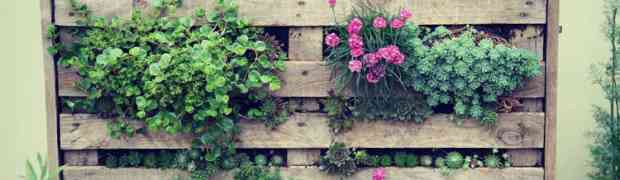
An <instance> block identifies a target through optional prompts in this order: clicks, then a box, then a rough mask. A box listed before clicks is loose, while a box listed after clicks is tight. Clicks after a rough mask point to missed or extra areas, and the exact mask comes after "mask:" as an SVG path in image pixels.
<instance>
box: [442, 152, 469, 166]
mask: <svg viewBox="0 0 620 180" xmlns="http://www.w3.org/2000/svg"><path fill="white" fill-rule="evenodd" d="M445 160H446V166H447V167H448V168H451V169H458V168H461V167H463V163H464V162H465V159H464V158H463V155H461V153H458V152H450V153H448V155H447V156H446V159H445Z"/></svg>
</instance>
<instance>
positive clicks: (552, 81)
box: [545, 0, 560, 180]
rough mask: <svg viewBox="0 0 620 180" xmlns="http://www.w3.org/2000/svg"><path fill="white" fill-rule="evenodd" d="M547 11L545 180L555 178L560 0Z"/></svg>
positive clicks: (548, 7) (549, 6) (552, 0)
mask: <svg viewBox="0 0 620 180" xmlns="http://www.w3.org/2000/svg"><path fill="white" fill-rule="evenodd" d="M547 12H548V16H547V22H548V24H547V31H546V32H547V34H546V39H545V58H546V60H547V66H546V67H547V70H546V83H547V84H546V86H545V96H546V98H545V99H546V102H545V110H546V111H547V114H546V116H545V180H555V179H556V178H555V174H556V135H557V134H556V125H557V114H556V113H557V92H558V91H557V76H558V61H559V59H558V43H559V41H558V36H559V32H560V25H559V23H560V21H559V14H560V0H549V3H548V5H547Z"/></svg>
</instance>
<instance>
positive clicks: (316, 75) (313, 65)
mask: <svg viewBox="0 0 620 180" xmlns="http://www.w3.org/2000/svg"><path fill="white" fill-rule="evenodd" d="M286 66H287V70H286V71H285V72H283V73H282V74H281V75H280V77H282V80H283V82H284V83H283V86H282V89H280V90H279V91H276V92H275V93H274V94H275V95H276V96H279V97H328V96H329V93H328V92H329V91H330V90H333V89H334V88H335V82H333V81H332V78H331V70H330V69H329V67H328V66H326V65H325V63H324V62H320V61H288V62H286ZM58 76H59V84H58V85H59V88H60V92H59V94H60V96H63V97H82V96H85V95H84V93H83V92H81V91H80V90H79V89H77V88H76V87H75V82H77V81H78V80H79V79H80V77H79V75H77V74H76V72H75V71H72V70H70V69H65V68H59V71H58ZM544 87H545V77H544V76H538V77H536V78H534V79H531V80H529V81H528V82H527V83H526V84H525V85H524V86H523V87H522V88H520V89H518V90H515V92H514V93H513V96H515V97H518V98H541V97H544V92H545V88H544Z"/></svg>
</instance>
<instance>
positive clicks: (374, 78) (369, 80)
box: [366, 73, 379, 84]
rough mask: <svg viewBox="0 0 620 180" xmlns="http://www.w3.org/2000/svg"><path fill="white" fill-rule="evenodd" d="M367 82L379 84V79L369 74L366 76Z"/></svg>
mask: <svg viewBox="0 0 620 180" xmlns="http://www.w3.org/2000/svg"><path fill="white" fill-rule="evenodd" d="M366 80H368V82H369V83H372V84H376V83H378V82H379V77H377V76H376V75H374V74H373V73H368V74H366Z"/></svg>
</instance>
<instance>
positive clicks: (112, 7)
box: [56, 0, 546, 26]
mask: <svg viewBox="0 0 620 180" xmlns="http://www.w3.org/2000/svg"><path fill="white" fill-rule="evenodd" d="M81 1H82V2H84V3H86V4H87V5H89V7H91V9H92V10H93V12H94V14H96V15H103V16H108V17H110V16H121V17H128V16H129V15H130V14H131V10H132V2H131V0H115V1H113V2H110V1H108V0H81ZM141 1H143V0H141ZM205 1H206V0H205ZM69 2H70V0H57V1H56V24H58V25H63V26H72V25H75V23H74V21H75V19H74V18H73V17H72V16H70V10H71V9H70V4H69ZM146 2H148V1H146ZM206 2H207V4H206V6H207V9H209V8H211V7H214V3H215V2H216V1H206ZM236 2H237V3H238V5H239V14H240V15H241V16H243V17H246V18H247V19H248V20H250V23H251V24H252V25H256V26H328V25H333V24H334V18H333V17H332V12H331V9H330V8H329V5H328V4H327V2H326V1H318V0H238V1H236ZM353 2H355V0H340V1H338V4H337V5H336V7H335V9H336V16H337V19H338V20H339V21H342V20H344V19H345V18H346V17H347V16H348V14H350V12H351V9H352V5H353V4H354V3H353ZM374 2H376V4H378V5H383V6H386V8H388V9H395V10H396V9H399V8H400V7H407V8H410V9H411V10H412V11H413V12H414V16H413V18H411V21H413V22H414V23H416V24H422V25H445V24H544V23H545V22H546V19H545V17H546V11H545V8H546V0H510V1H506V0H379V1H374ZM138 5H139V4H138ZM203 5H204V2H203V1H199V0H191V1H189V2H188V5H186V7H183V8H180V9H179V10H178V13H179V14H191V12H192V11H193V10H194V9H195V8H198V7H204V6H203ZM139 6H140V5H139Z"/></svg>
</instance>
